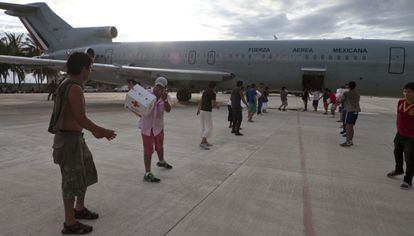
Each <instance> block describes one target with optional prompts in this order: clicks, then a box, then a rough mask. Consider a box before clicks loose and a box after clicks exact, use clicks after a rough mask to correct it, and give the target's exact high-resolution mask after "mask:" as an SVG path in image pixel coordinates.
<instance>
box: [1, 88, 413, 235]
mask: <svg viewBox="0 0 414 236" xmlns="http://www.w3.org/2000/svg"><path fill="white" fill-rule="evenodd" d="M46 96H47V94H0V122H1V126H0V202H1V210H0V229H1V230H0V235H7V236H12V235H19V236H21V235H41V236H45V235H46V236H48V235H60V234H61V233H60V230H61V229H62V224H63V221H64V214H63V203H62V200H61V187H60V186H61V175H60V170H59V167H58V166H57V165H55V164H54V163H53V160H52V139H53V135H51V134H49V133H48V132H47V126H48V122H49V118H50V113H51V110H52V106H53V103H52V102H51V101H46ZM85 96H86V103H87V114H88V116H89V117H90V118H91V119H92V120H93V121H95V122H96V123H97V124H99V125H101V126H104V127H106V128H110V129H114V130H116V132H117V134H118V137H117V138H116V139H115V140H113V141H111V142H109V141H107V140H97V139H94V138H93V136H92V135H91V134H90V133H89V132H88V131H85V137H86V142H87V143H88V145H89V148H90V150H91V151H92V153H93V155H94V159H95V163H96V166H97V169H98V175H99V182H98V183H97V184H95V185H93V186H91V187H90V188H89V189H88V192H87V196H86V197H87V198H86V204H87V207H88V208H89V209H91V210H93V211H96V212H98V213H99V214H100V218H99V219H98V220H94V221H82V222H84V223H88V224H91V225H93V226H94V231H93V232H92V234H91V235H100V236H104V235H108V236H109V235H110V236H114V235H116V236H123V235H134V236H136V235H151V236H152V235H169V236H170V235H171V236H185V235H197V236H204V235H215V236H216V235H226V236H229V235H249V236H251V235H271V236H274V235H305V236H316V235H318V236H319V235H320V236H322V235H326V236H332V235H353V236H356V235H360V236H367V235H368V236H369V235H375V236H380V235H387V236H388V235H399V236H403V235H407V236H412V235H414V224H413V219H414V218H413V215H414V204H413V199H414V191H413V190H409V191H406V190H401V189H400V188H399V186H400V184H401V183H402V176H398V177H396V178H394V179H390V178H387V177H386V173H388V172H389V171H391V170H392V169H393V168H394V157H393V138H394V135H395V131H396V128H395V122H396V114H395V113H396V103H397V99H395V98H377V97H362V100H361V107H362V110H363V112H362V113H361V114H360V116H359V118H358V121H357V125H356V127H355V137H354V144H355V145H354V146H352V147H350V148H344V147H340V146H339V143H341V142H343V141H344V138H343V137H342V136H340V135H339V132H340V129H339V125H340V124H339V123H337V122H335V121H336V120H337V118H330V117H329V116H327V115H323V114H322V111H321V110H322V109H321V107H320V108H319V111H318V112H312V111H308V112H303V111H301V108H302V106H303V105H302V101H301V99H300V98H296V97H291V96H290V97H289V106H288V109H289V110H288V111H287V112H282V111H278V110H277V109H275V108H276V107H278V106H279V105H280V98H279V96H278V95H272V96H271V99H270V102H269V105H270V108H271V109H269V110H268V111H269V112H268V113H266V114H264V115H262V116H255V117H254V120H255V122H253V123H248V122H246V121H247V119H246V116H247V115H246V114H244V117H243V118H244V121H243V124H242V128H243V130H242V132H243V133H244V136H242V137H238V136H235V135H232V134H231V133H230V129H229V128H228V122H227V107H226V103H227V100H228V97H229V95H228V94H218V101H219V102H221V103H222V104H223V106H222V107H221V108H220V109H219V110H214V111H213V121H214V132H213V136H212V138H211V139H210V140H209V141H210V142H212V143H213V144H214V146H213V147H212V148H211V150H208V151H207V150H201V149H200V148H199V146H198V144H199V142H200V128H199V127H200V125H199V119H198V117H197V116H196V104H197V102H198V100H199V98H200V96H199V95H198V94H196V95H194V94H193V97H194V98H193V99H192V101H191V102H188V103H178V102H176V101H175V103H174V106H173V109H172V111H171V113H169V114H166V115H165V157H166V160H167V161H168V162H169V163H170V164H172V165H173V167H174V168H173V169H172V170H165V169H160V168H158V167H156V166H155V162H156V159H157V158H156V155H154V156H153V173H154V174H155V175H156V176H157V177H160V178H161V183H158V184H154V183H147V182H143V180H142V178H143V175H144V163H143V147H142V142H141V137H140V132H139V129H138V120H137V118H136V117H135V116H134V115H133V114H132V113H130V112H129V111H127V110H125V109H124V108H123V100H124V98H125V93H87V94H86V95H85ZM309 107H311V104H309Z"/></svg>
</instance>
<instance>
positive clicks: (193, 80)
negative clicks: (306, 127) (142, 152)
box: [0, 2, 414, 101]
mask: <svg viewBox="0 0 414 236" xmlns="http://www.w3.org/2000/svg"><path fill="white" fill-rule="evenodd" d="M0 9H4V10H6V12H5V13H6V14H8V15H10V16H15V17H19V19H20V20H21V22H22V23H23V25H24V26H25V27H26V29H27V30H28V32H29V33H30V34H31V35H32V36H33V38H34V39H35V42H36V44H37V45H38V46H39V47H41V49H42V50H43V52H44V53H43V54H42V55H41V56H40V57H38V58H24V57H14V56H6V55H0V63H14V64H28V65H44V66H53V67H58V68H61V69H63V68H64V65H65V63H66V59H67V58H68V56H69V55H70V54H71V53H72V52H79V51H81V52H89V53H91V52H92V53H93V54H94V55H95V63H94V66H93V70H94V72H93V74H92V77H91V79H92V80H95V81H100V82H104V83H109V84H114V85H122V84H126V81H128V80H130V79H133V80H135V81H139V82H140V83H141V84H144V85H145V84H151V83H152V82H153V81H154V78H156V77H157V76H165V77H167V78H168V81H169V87H171V88H176V89H177V90H178V91H177V99H178V100H179V101H188V100H190V99H191V92H192V91H199V90H201V89H203V88H205V87H207V85H208V83H209V82H210V81H215V82H217V89H218V90H230V89H232V88H234V87H235V84H236V81H238V80H242V81H244V83H245V84H246V85H247V84H251V83H256V84H258V83H259V82H262V83H264V84H265V85H266V86H268V87H270V88H271V89H272V90H275V89H280V88H281V87H283V86H285V87H287V88H288V89H289V91H298V92H299V91H302V90H303V88H304V87H307V88H309V89H322V88H331V89H335V88H339V87H341V86H342V85H344V84H346V83H347V82H349V81H351V80H353V81H355V82H356V83H357V90H358V91H359V92H360V93H361V94H363V95H371V96H392V97H395V96H401V91H402V87H403V86H404V85H405V84H406V83H408V82H411V81H413V76H414V71H413V70H414V69H413V63H414V41H399V40H371V39H359V40H356V39H351V38H345V39H336V40H326V39H321V40H279V39H278V40H221V41H220V40H217V41H177V42H113V41H112V40H113V39H114V38H116V37H117V34H118V31H117V29H116V28H115V27H113V26H107V27H90V28H73V27H71V26H70V25H69V24H68V23H66V22H65V21H64V20H63V19H61V18H60V17H59V16H58V15H56V14H55V13H54V12H53V11H52V10H51V9H50V8H49V6H48V5H47V4H46V3H31V4H27V5H22V4H12V3H1V2H0Z"/></svg>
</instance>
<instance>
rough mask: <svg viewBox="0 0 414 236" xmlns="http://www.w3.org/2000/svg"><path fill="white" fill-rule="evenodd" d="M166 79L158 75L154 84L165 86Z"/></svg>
mask: <svg viewBox="0 0 414 236" xmlns="http://www.w3.org/2000/svg"><path fill="white" fill-rule="evenodd" d="M167 84H168V81H167V79H166V78H164V77H162V76H160V77H158V78H157V79H156V80H155V86H157V85H160V86H162V87H164V88H165V87H167Z"/></svg>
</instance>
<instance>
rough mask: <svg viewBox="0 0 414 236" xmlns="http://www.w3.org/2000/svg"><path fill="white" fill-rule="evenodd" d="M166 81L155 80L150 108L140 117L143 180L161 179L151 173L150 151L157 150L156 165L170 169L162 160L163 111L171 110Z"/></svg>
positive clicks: (154, 180)
mask: <svg viewBox="0 0 414 236" xmlns="http://www.w3.org/2000/svg"><path fill="white" fill-rule="evenodd" d="M167 84H168V81H167V79H166V78H164V77H158V78H157V79H156V80H155V87H154V88H153V89H151V90H150V92H151V93H152V94H154V95H155V96H156V97H157V101H156V102H155V105H154V106H153V107H152V109H151V110H150V111H149V112H148V113H147V114H146V115H145V116H143V117H141V121H140V128H141V135H142V144H143V145H144V165H145V175H144V181H147V182H153V183H158V182H160V181H161V180H160V179H159V178H157V177H155V176H154V175H153V174H152V173H151V157H152V153H153V152H154V149H155V151H157V155H158V159H159V161H158V162H157V166H159V167H164V168H166V169H172V166H171V165H170V164H168V163H167V162H166V161H165V160H164V146H163V143H164V111H166V112H170V111H171V104H172V101H171V97H170V96H169V95H168V93H167V90H166V88H167Z"/></svg>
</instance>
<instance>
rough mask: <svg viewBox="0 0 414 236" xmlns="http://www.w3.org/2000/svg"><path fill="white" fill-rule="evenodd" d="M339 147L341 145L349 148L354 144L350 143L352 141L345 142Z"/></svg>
mask: <svg viewBox="0 0 414 236" xmlns="http://www.w3.org/2000/svg"><path fill="white" fill-rule="evenodd" d="M339 145H341V146H342V147H350V146H352V145H354V144H353V143H352V141H346V142H344V143H341V144H339Z"/></svg>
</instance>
